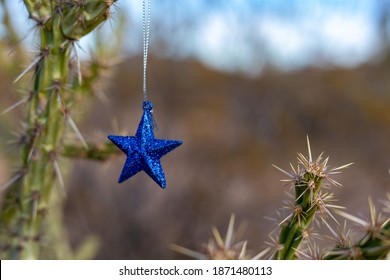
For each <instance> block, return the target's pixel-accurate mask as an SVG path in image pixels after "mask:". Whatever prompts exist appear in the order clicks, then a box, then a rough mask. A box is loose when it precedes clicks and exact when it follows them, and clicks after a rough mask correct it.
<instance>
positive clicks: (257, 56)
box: [0, 0, 390, 259]
mask: <svg viewBox="0 0 390 280" xmlns="http://www.w3.org/2000/svg"><path fill="white" fill-rule="evenodd" d="M6 2H7V6H8V8H9V11H10V14H11V20H12V25H13V26H14V28H15V31H16V32H17V33H19V34H20V36H21V37H22V38H24V37H26V38H25V39H24V40H23V41H21V42H20V43H18V44H20V45H22V46H24V47H26V48H27V49H28V50H31V53H26V56H30V57H33V55H34V51H36V49H34V35H30V36H28V35H29V34H32V33H34V32H31V26H30V22H29V21H28V19H27V17H28V16H27V12H26V11H25V10H24V7H23V3H22V2H20V1H6ZM117 6H118V9H117V10H115V13H114V15H113V18H112V20H111V22H110V23H109V24H107V25H106V27H105V30H104V32H116V31H115V30H116V29H115V25H116V24H117V22H118V21H119V20H117V18H118V17H119V16H118V17H116V16H117V15H119V13H120V12H121V11H123V13H124V15H125V18H126V26H125V28H124V45H123V46H122V48H121V50H120V51H118V53H117V57H116V58H118V57H120V58H121V60H122V62H121V63H120V64H118V65H116V66H114V67H113V68H112V72H111V75H110V78H108V81H107V83H108V84H107V86H106V87H105V89H104V92H105V98H103V101H102V99H100V100H99V99H97V98H96V100H94V101H93V102H92V103H91V104H89V105H88V111H85V112H84V113H83V114H82V117H79V118H78V119H79V120H78V121H77V124H78V127H79V129H80V130H81V133H82V134H83V136H84V137H85V138H86V140H88V141H91V142H95V143H104V142H106V141H107V138H106V136H107V135H108V134H116V135H134V133H135V131H136V129H137V126H138V123H139V120H140V118H141V115H142V108H141V104H142V57H141V53H142V1H141V0H129V1H123V0H122V1H119V4H118V5H117ZM12 15H17V16H14V17H12ZM0 16H1V17H2V19H3V23H4V11H2V10H0ZM0 36H1V40H2V43H1V49H0V51H1V54H0V57H1V59H2V60H3V63H2V64H3V65H1V64H0V92H1V94H0V111H3V110H4V109H5V108H7V107H9V106H10V105H12V104H13V103H15V102H16V101H18V100H19V99H20V96H18V93H17V91H18V89H20V86H19V85H18V84H17V85H13V84H12V80H13V79H15V77H16V76H17V74H18V73H17V72H13V70H10V67H8V66H7V65H9V64H7V63H6V62H7V61H8V62H9V61H10V60H11V63H10V64H13V67H14V68H15V65H17V70H18V72H20V71H22V69H23V67H25V66H26V65H19V62H18V61H12V55H10V54H12V50H13V48H10V46H9V45H7V40H8V39H9V34H7V32H6V30H5V29H4V26H2V27H1V28H0ZM93 36H94V34H92V35H91V36H89V38H86V39H85V40H83V41H82V42H80V49H81V51H80V57H81V58H82V59H88V58H89V53H90V52H89V50H91V49H92V50H93V48H94V45H93V44H94V43H93V42H94V40H93ZM83 50H84V51H83ZM116 58H115V59H116ZM113 59H114V58H113ZM148 88H149V98H150V100H151V101H152V102H153V104H154V108H155V110H154V112H155V117H156V120H157V123H158V127H159V128H158V130H156V131H155V134H156V137H157V138H162V139H180V140H183V141H184V144H183V145H182V146H181V147H179V148H178V149H176V150H175V151H173V152H172V153H170V154H168V155H167V156H165V157H164V158H163V159H162V164H163V167H164V170H165V174H166V177H167V184H168V186H167V188H166V189H165V190H161V189H160V188H159V187H158V186H157V185H156V184H155V183H154V182H153V181H152V180H151V179H150V178H149V177H148V176H147V175H146V174H144V173H140V174H138V175H136V176H134V177H132V178H131V179H129V180H128V181H126V182H124V183H122V184H121V185H119V184H117V183H116V182H117V178H118V176H119V174H120V172H121V170H122V167H123V163H124V161H125V155H124V154H119V153H118V155H116V156H115V157H112V158H111V159H110V160H108V161H106V162H104V163H102V162H94V161H86V160H76V161H71V162H70V167H69V168H68V170H67V171H66V173H67V174H68V175H67V176H66V177H65V184H66V186H67V192H68V195H67V198H66V201H65V203H64V219H65V224H66V228H67V230H68V233H69V238H70V241H71V243H72V244H73V245H75V246H76V245H77V244H79V243H80V242H81V241H82V240H83V239H84V238H85V237H86V236H89V235H94V236H97V237H98V238H99V239H100V249H99V251H98V254H97V256H96V258H97V259H173V258H185V257H184V256H182V255H179V254H177V253H175V252H173V251H172V250H170V249H169V245H170V244H178V245H181V246H184V247H188V248H191V249H194V250H198V251H202V250H203V245H204V244H205V243H206V242H207V241H208V239H209V238H210V237H211V227H212V226H217V227H218V228H219V229H220V231H222V232H225V230H226V227H227V224H228V220H229V217H230V215H231V214H232V213H235V214H236V221H237V223H238V224H240V223H245V224H246V225H247V228H246V231H245V232H244V235H243V238H244V239H247V240H248V248H250V249H251V250H252V251H253V252H254V253H256V252H259V251H261V250H262V249H264V241H266V240H268V234H269V233H270V232H271V231H272V230H273V229H274V228H275V224H273V223H272V222H271V221H269V220H267V219H266V218H265V217H276V210H277V209H278V208H280V207H282V206H283V200H285V199H286V195H285V191H288V187H286V186H283V184H282V183H281V182H280V179H284V178H285V175H284V174H282V173H280V172H279V171H278V170H276V169H275V168H273V167H272V164H276V165H278V166H280V167H281V168H283V169H287V170H288V169H289V163H290V162H291V163H293V164H294V165H295V163H296V154H297V153H298V152H302V153H303V154H307V148H306V135H308V136H309V137H310V141H311V144H312V152H313V156H317V155H319V154H320V153H321V152H322V151H325V153H326V155H329V156H330V161H329V164H330V165H331V166H332V167H336V166H339V165H343V164H346V163H349V162H353V163H354V165H353V166H352V167H350V168H348V169H347V170H345V171H344V172H343V173H342V174H340V175H337V176H335V177H334V179H336V180H337V181H339V182H340V183H342V184H343V185H344V187H343V188H337V189H335V190H334V191H335V193H336V196H337V198H338V199H339V202H338V203H339V204H341V205H344V206H346V207H347V208H348V211H350V212H355V213H357V215H362V216H365V215H367V213H368V204H367V200H368V197H369V196H370V197H372V198H373V199H374V200H375V201H377V200H378V199H380V198H381V197H383V196H384V195H385V193H386V192H389V190H390V177H389V173H388V169H389V167H390V141H389V139H390V1H387V0H375V1H363V0H362V1H352V0H342V1H340V0H339V1H320V0H316V1H308V0H307V1H306V0H304V1H298V0H294V1H291V0H289V1H287V0H272V1H271V0H207V1H206V0H181V1H175V0H153V1H152V22H151V43H150V60H149V64H148ZM23 116H24V114H23V107H21V108H20V109H18V110H15V111H13V112H11V113H9V114H6V115H3V116H1V117H0V184H1V183H3V182H5V181H7V180H8V178H10V176H11V173H12V171H13V168H15V167H16V166H17V163H18V162H17V156H18V151H17V150H15V149H11V148H9V145H8V144H7V142H8V141H9V140H10V139H11V138H12V132H13V131H14V130H15V127H17V126H18V125H19V124H20V122H21V120H22V119H23ZM64 161H65V160H64Z"/></svg>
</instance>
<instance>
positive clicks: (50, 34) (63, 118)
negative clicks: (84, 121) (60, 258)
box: [1, 0, 116, 259]
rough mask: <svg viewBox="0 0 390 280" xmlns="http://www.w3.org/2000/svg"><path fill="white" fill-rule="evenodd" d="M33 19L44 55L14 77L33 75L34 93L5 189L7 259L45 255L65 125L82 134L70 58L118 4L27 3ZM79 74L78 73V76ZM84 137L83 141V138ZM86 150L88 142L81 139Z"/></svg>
mask: <svg viewBox="0 0 390 280" xmlns="http://www.w3.org/2000/svg"><path fill="white" fill-rule="evenodd" d="M23 2H24V4H25V6H26V8H27V11H28V13H29V15H30V18H31V19H32V20H34V21H35V23H36V29H37V30H38V32H39V38H40V43H39V53H38V55H37V56H36V57H35V59H34V60H33V61H32V63H31V64H30V65H29V66H28V67H27V68H26V69H25V70H24V71H23V72H22V73H21V74H20V75H19V76H18V77H17V78H16V79H15V82H17V81H18V80H19V79H20V78H22V76H24V75H25V74H26V73H27V72H29V71H31V70H33V71H34V81H33V85H32V89H31V90H30V91H29V92H30V93H29V95H28V97H27V98H26V99H25V101H28V111H27V116H26V120H25V123H24V132H23V133H22V134H21V136H20V139H19V141H18V143H19V144H20V145H21V146H22V153H21V164H20V167H19V170H18V171H17V172H16V174H15V176H14V177H13V178H12V179H11V180H10V181H9V183H7V184H6V185H4V186H3V188H2V190H1V191H4V190H6V189H7V194H6V197H5V202H4V203H3V205H4V206H3V209H2V219H1V227H2V228H3V232H6V233H7V237H4V234H2V238H1V239H2V240H1V242H2V251H3V252H8V254H7V256H6V257H7V258H12V259H35V258H39V256H40V243H41V241H42V240H43V233H44V230H43V226H42V225H43V222H44V220H45V217H46V214H47V213H48V211H50V210H49V209H50V201H51V197H52V196H53V195H56V193H53V192H52V190H53V187H54V185H55V181H56V180H58V182H59V183H60V185H63V183H62V181H63V180H62V176H61V172H60V168H59V164H58V158H59V156H60V154H61V153H62V151H63V142H62V139H63V131H64V124H65V123H68V124H69V125H70V126H71V127H72V128H73V129H74V130H75V131H76V133H77V134H78V135H80V133H79V132H78V130H77V128H76V126H75V125H74V122H73V120H72V119H71V118H70V115H69V107H70V106H71V105H72V104H73V103H74V95H75V94H74V92H73V91H72V90H70V88H71V86H70V85H72V84H73V81H74V80H75V79H77V78H78V77H75V76H74V75H71V71H70V66H71V56H72V51H73V50H74V48H75V41H77V40H78V39H80V38H81V37H83V36H84V35H86V34H88V33H89V32H91V31H93V30H94V29H96V28H97V27H98V26H99V25H100V24H101V23H102V22H104V21H106V20H107V19H109V18H110V9H111V7H112V6H113V5H114V3H115V2H116V0H24V1H23ZM76 76H77V75H76ZM80 138H81V137H80ZM82 142H83V145H84V146H85V145H86V143H85V141H82Z"/></svg>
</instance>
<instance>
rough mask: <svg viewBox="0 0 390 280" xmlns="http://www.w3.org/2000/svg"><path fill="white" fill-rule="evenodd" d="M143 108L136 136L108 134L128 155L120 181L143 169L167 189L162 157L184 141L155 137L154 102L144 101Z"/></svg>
mask: <svg viewBox="0 0 390 280" xmlns="http://www.w3.org/2000/svg"><path fill="white" fill-rule="evenodd" d="M143 109H144V113H143V115H142V119H141V122H140V123H139V126H138V129H137V133H136V135H135V136H114V135H109V136H108V139H110V140H111V141H112V142H113V143H114V144H115V145H116V146H118V148H119V149H121V150H122V151H123V152H124V153H125V154H126V155H127V159H126V162H125V165H124V167H123V170H122V173H121V175H120V177H119V180H118V183H122V182H123V181H125V180H127V179H129V178H130V177H131V176H133V175H135V174H137V173H138V172H140V171H141V170H143V171H145V172H146V173H147V174H148V175H149V176H150V177H151V178H152V179H153V180H154V181H155V182H156V183H157V184H158V185H159V186H160V187H161V188H163V189H165V187H166V180H165V175H164V171H163V168H162V165H161V162H160V158H161V157H162V156H164V155H166V154H167V153H169V152H170V151H172V150H173V149H175V148H176V147H178V146H180V145H181V144H182V143H183V142H182V141H177V140H162V139H156V138H154V132H153V117H152V110H153V105H152V102H150V101H144V103H143Z"/></svg>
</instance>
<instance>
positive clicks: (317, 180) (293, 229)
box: [275, 172, 323, 260]
mask: <svg viewBox="0 0 390 280" xmlns="http://www.w3.org/2000/svg"><path fill="white" fill-rule="evenodd" d="M322 179H323V178H322V177H319V176H316V175H315V174H313V173H310V172H305V173H304V174H303V175H302V176H301V178H300V179H299V180H297V181H296V182H295V205H294V210H293V213H292V214H291V218H290V219H289V220H287V221H286V222H284V223H283V224H281V231H280V235H279V244H280V245H281V246H280V248H281V249H280V250H279V251H278V252H277V253H276V254H275V259H278V260H291V259H295V258H296V257H295V255H296V250H297V249H298V247H299V245H300V243H301V241H302V239H303V232H304V231H305V230H306V229H307V228H308V227H309V225H310V224H311V222H312V221H313V219H314V217H315V214H316V212H317V210H318V209H319V206H318V204H317V203H316V198H317V197H318V193H319V191H320V186H321V182H322Z"/></svg>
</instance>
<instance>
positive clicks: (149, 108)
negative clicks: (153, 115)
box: [142, 100, 153, 112]
mask: <svg viewBox="0 0 390 280" xmlns="http://www.w3.org/2000/svg"><path fill="white" fill-rule="evenodd" d="M142 107H143V108H144V111H149V112H151V111H152V110H153V104H152V102H151V101H149V100H145V101H144V103H143V105H142Z"/></svg>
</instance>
